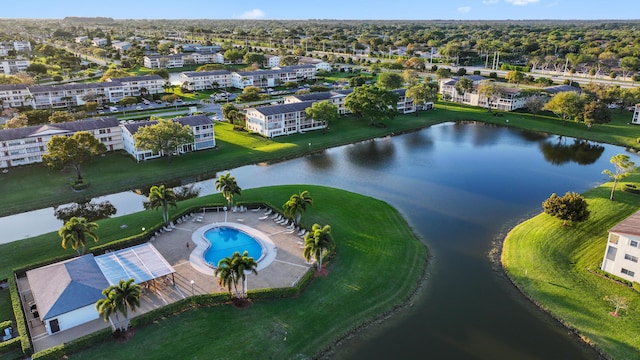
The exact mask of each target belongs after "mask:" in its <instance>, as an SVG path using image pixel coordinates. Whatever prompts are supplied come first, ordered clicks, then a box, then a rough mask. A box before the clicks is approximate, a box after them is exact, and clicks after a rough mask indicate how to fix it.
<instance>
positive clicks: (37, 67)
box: [24, 63, 47, 74]
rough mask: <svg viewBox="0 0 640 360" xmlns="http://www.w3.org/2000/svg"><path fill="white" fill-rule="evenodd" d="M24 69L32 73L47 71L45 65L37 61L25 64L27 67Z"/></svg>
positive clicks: (44, 72)
mask: <svg viewBox="0 0 640 360" xmlns="http://www.w3.org/2000/svg"><path fill="white" fill-rule="evenodd" d="M24 71H26V72H29V73H34V74H46V73H47V65H45V64H39V63H32V64H30V65H29V66H27V68H26V69H25V70H24Z"/></svg>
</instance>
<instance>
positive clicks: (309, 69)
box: [274, 65, 318, 80]
mask: <svg viewBox="0 0 640 360" xmlns="http://www.w3.org/2000/svg"><path fill="white" fill-rule="evenodd" d="M274 70H281V71H286V72H293V73H295V74H296V76H297V78H298V79H300V80H313V79H315V78H316V72H318V69H316V67H315V65H292V66H281V67H275V68H274Z"/></svg>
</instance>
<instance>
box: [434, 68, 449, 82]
mask: <svg viewBox="0 0 640 360" xmlns="http://www.w3.org/2000/svg"><path fill="white" fill-rule="evenodd" d="M450 77H451V69H449V68H439V69H437V70H436V78H437V79H438V80H440V79H446V78H450Z"/></svg>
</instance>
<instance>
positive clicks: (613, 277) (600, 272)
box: [591, 269, 632, 287]
mask: <svg viewBox="0 0 640 360" xmlns="http://www.w3.org/2000/svg"><path fill="white" fill-rule="evenodd" d="M591 271H592V272H594V273H596V274H598V275H600V276H603V277H605V278H607V279H609V280H613V281H617V282H619V283H621V284H623V285H627V286H629V287H631V286H632V283H631V281H629V280H626V279H623V278H621V277H619V276H616V275H613V274H611V273H608V272H606V271H604V270H602V269H593V270H591Z"/></svg>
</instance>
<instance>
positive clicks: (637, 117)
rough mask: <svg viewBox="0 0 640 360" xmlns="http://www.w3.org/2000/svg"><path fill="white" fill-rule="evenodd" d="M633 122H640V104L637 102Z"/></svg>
mask: <svg viewBox="0 0 640 360" xmlns="http://www.w3.org/2000/svg"><path fill="white" fill-rule="evenodd" d="M631 123H632V124H640V104H636V107H635V109H634V110H633V117H632V118H631Z"/></svg>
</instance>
